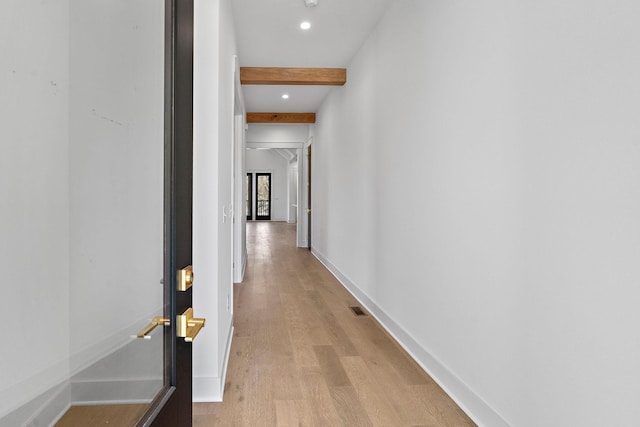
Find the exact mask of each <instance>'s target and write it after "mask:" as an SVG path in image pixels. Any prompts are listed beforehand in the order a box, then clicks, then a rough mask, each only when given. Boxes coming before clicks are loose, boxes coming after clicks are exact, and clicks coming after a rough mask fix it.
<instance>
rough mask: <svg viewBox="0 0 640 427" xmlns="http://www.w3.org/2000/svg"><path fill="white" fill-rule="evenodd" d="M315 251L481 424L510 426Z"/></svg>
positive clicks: (475, 420) (444, 388)
mask: <svg viewBox="0 0 640 427" xmlns="http://www.w3.org/2000/svg"><path fill="white" fill-rule="evenodd" d="M311 253H312V254H313V255H314V256H315V257H316V258H317V259H318V260H319V261H320V262H321V263H322V264H323V265H324V266H325V267H327V269H328V270H329V271H330V272H331V273H332V274H333V275H334V276H335V278H336V279H338V281H339V282H340V283H341V284H342V286H344V288H345V289H346V290H347V291H349V293H351V295H353V296H354V298H356V299H357V300H358V301H359V302H360V304H362V305H363V306H364V307H365V308H366V309H367V311H368V312H369V313H370V314H371V315H372V316H373V317H375V318H376V320H377V321H378V322H379V323H380V324H381V325H382V327H383V328H384V329H385V330H386V331H387V332H388V333H389V334H390V335H391V336H392V337H393V338H395V340H396V341H397V342H398V343H399V344H400V345H401V346H402V348H404V349H405V350H406V351H407V353H409V355H410V356H411V357H412V358H413V359H414V360H415V361H416V362H417V363H418V364H419V365H420V366H421V367H422V369H424V370H425V371H426V372H427V373H428V374H429V375H430V376H431V378H433V380H434V381H435V382H436V383H438V385H439V386H440V387H442V389H443V390H444V391H445V392H446V393H447V394H448V395H449V396H450V397H451V398H452V399H453V400H454V401H455V402H456V403H457V404H458V406H460V408H461V409H462V410H463V411H464V412H465V413H466V414H467V415H468V416H469V417H470V418H471V419H472V420H473V421H474V422H475V423H476V424H478V426H481V427H482V426H487V427H509V424H508V423H507V422H506V421H505V420H504V419H503V418H502V417H501V416H500V415H499V414H498V413H497V412H496V411H495V410H493V409H492V408H491V407H490V406H489V405H488V404H487V403H486V402H485V401H484V400H482V398H481V397H480V396H478V395H477V394H476V393H474V392H473V390H471V389H470V388H469V387H468V386H467V385H466V384H465V383H464V382H463V381H462V380H461V379H460V378H458V377H457V376H456V375H455V374H454V373H453V372H451V371H450V370H449V369H448V368H447V367H446V366H445V365H444V364H443V363H441V362H440V361H439V360H438V359H437V358H435V357H434V356H433V355H432V354H431V353H430V352H429V351H428V350H427V349H425V348H424V347H423V346H422V345H420V343H418V342H417V341H416V340H415V339H414V338H413V337H412V336H411V335H410V334H409V333H408V332H407V331H405V330H404V329H403V328H402V327H401V326H400V325H399V324H398V323H396V322H395V321H394V320H393V319H392V318H391V317H390V316H389V315H387V314H386V313H385V312H384V311H383V310H382V309H381V308H380V307H379V306H378V305H377V304H376V303H375V302H373V301H372V300H371V299H370V298H369V297H368V296H367V295H366V293H365V292H363V291H362V289H360V288H359V287H358V286H357V285H356V284H355V283H353V282H352V281H351V280H350V279H349V278H348V277H347V276H345V275H344V274H343V273H342V272H341V271H340V270H339V269H338V268H337V267H336V266H335V265H333V264H332V263H331V261H329V260H328V259H327V258H326V257H325V256H324V255H323V254H321V253H320V252H319V251H318V250H317V249H316V248H312V250H311Z"/></svg>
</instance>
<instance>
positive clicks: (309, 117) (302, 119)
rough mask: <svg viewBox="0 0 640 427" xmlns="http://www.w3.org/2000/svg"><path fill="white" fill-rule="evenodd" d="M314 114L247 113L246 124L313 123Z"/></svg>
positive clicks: (314, 120) (314, 119)
mask: <svg viewBox="0 0 640 427" xmlns="http://www.w3.org/2000/svg"><path fill="white" fill-rule="evenodd" d="M315 122H316V113H247V123H315Z"/></svg>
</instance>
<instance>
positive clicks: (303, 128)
mask: <svg viewBox="0 0 640 427" xmlns="http://www.w3.org/2000/svg"><path fill="white" fill-rule="evenodd" d="M308 133H309V125H275V124H258V123H251V124H250V125H249V129H248V130H247V142H305V141H306V140H307V138H308Z"/></svg>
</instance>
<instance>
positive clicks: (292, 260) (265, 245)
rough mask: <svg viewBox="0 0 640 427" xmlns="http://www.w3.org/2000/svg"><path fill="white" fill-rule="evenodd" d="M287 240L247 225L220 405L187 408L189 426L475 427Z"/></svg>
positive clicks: (267, 228)
mask: <svg viewBox="0 0 640 427" xmlns="http://www.w3.org/2000/svg"><path fill="white" fill-rule="evenodd" d="M295 233H296V229H295V225H292V224H287V223H279V222H256V223H248V224H247V246H248V251H249V259H248V263H247V271H246V274H245V280H244V282H243V283H242V284H240V285H236V287H235V333H234V338H233V344H232V348H231V358H230V361H229V368H228V372H227V378H226V385H225V395H224V402H222V403H200V404H194V425H195V426H349V427H353V426H371V425H375V426H387V427H390V426H432V427H435V426H473V425H475V424H474V423H473V422H472V421H471V420H470V419H469V418H468V417H467V416H466V415H465V414H464V413H463V412H462V411H461V410H460V409H459V408H458V407H457V406H456V404H455V403H454V402H453V401H452V400H451V399H450V398H449V397H448V396H447V395H446V394H445V393H444V392H443V391H442V390H441V389H440V388H439V387H438V386H437V385H436V384H435V382H434V381H433V380H432V379H431V378H429V376H427V375H426V374H425V373H424V372H423V371H422V370H421V369H420V368H419V367H418V366H417V365H416V364H415V363H414V362H413V361H412V360H411V359H410V358H409V357H408V355H406V353H405V352H404V351H403V350H402V349H401V348H400V347H399V346H398V345H397V344H395V342H394V341H393V340H392V339H391V338H390V337H389V336H388V335H387V334H386V333H385V332H384V330H383V329H382V328H381V327H380V326H378V324H377V322H376V321H375V320H374V319H373V318H372V317H370V316H356V315H354V313H353V312H352V311H351V309H350V307H351V306H357V305H359V304H358V302H357V301H356V300H355V299H354V298H353V297H352V296H351V295H350V294H349V293H348V292H347V291H346V290H345V289H344V288H343V287H342V286H341V285H340V283H339V282H338V281H337V280H336V279H335V278H334V277H333V276H332V275H331V273H330V272H329V271H328V270H327V269H325V268H324V266H323V265H322V264H321V263H320V262H319V261H318V260H317V259H316V258H315V257H314V256H313V255H311V253H310V252H309V251H308V250H306V249H301V248H297V247H296V246H295V242H296V237H295Z"/></svg>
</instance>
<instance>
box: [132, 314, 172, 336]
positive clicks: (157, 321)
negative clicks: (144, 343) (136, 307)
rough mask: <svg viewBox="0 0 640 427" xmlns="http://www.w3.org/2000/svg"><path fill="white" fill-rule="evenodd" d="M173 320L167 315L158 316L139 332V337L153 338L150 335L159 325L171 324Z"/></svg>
mask: <svg viewBox="0 0 640 427" xmlns="http://www.w3.org/2000/svg"><path fill="white" fill-rule="evenodd" d="M170 324H171V322H170V321H169V319H167V318H165V317H160V316H156V317H154V318H153V319H151V320H150V321H149V323H147V325H146V326H145V327H144V328H142V329H141V330H140V332H138V335H137V336H138V338H144V339H151V336H150V335H149V334H150V333H151V331H153V330H154V329H155V328H156V327H157V326H160V325H162V326H169V325H170Z"/></svg>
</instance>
